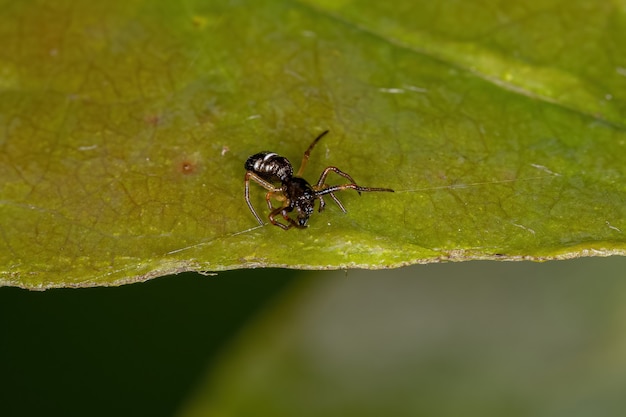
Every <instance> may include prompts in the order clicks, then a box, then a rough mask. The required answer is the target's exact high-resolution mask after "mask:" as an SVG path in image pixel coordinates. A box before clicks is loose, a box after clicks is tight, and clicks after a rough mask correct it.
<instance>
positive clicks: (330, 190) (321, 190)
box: [315, 174, 394, 213]
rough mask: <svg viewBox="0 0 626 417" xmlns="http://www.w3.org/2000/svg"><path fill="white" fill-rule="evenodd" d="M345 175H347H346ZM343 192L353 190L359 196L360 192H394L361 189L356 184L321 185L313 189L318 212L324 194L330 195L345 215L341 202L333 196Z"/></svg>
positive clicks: (370, 188)
mask: <svg viewBox="0 0 626 417" xmlns="http://www.w3.org/2000/svg"><path fill="white" fill-rule="evenodd" d="M346 175H347V174H346ZM343 190H355V191H357V192H358V193H359V195H361V192H370V191H386V192H390V193H393V192H394V191H393V190H392V189H391V188H377V187H361V186H360V185H357V184H354V183H352V184H343V185H333V186H326V185H322V186H321V187H320V186H316V187H315V195H316V196H317V198H319V199H320V211H322V209H323V205H322V203H321V202H322V201H323V200H322V196H323V195H325V194H328V195H330V198H332V199H333V201H334V202H335V203H337V205H338V206H339V208H340V209H341V211H343V212H344V213H347V211H346V208H345V207H344V206H343V204H342V203H341V201H339V199H338V198H337V196H336V195H335V193H336V192H337V191H343Z"/></svg>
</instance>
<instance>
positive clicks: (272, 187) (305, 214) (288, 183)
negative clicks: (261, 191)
mask: <svg viewBox="0 0 626 417" xmlns="http://www.w3.org/2000/svg"><path fill="white" fill-rule="evenodd" d="M327 133H328V130H326V131H324V132H322V133H321V134H320V135H319V136H318V137H316V138H315V140H314V141H313V143H311V145H309V147H308V149H307V150H306V151H305V152H304V157H303V158H302V163H301V164H300V169H298V172H297V173H296V175H294V174H293V167H292V166H291V162H289V160H288V159H287V158H285V157H284V156H280V155H278V154H276V153H274V152H260V153H257V154H255V155H252V156H251V157H249V158H248V160H247V161H246V163H245V164H244V167H245V169H246V176H245V179H244V184H245V192H244V196H245V199H246V203H248V207H249V208H250V211H251V212H252V214H253V215H254V217H256V219H257V220H258V222H259V224H260V225H263V220H261V217H259V215H258V214H257V212H256V211H255V210H254V207H252V203H251V202H250V180H251V179H252V180H254V181H256V182H257V183H258V184H259V185H261V186H262V187H263V188H265V189H266V190H267V194H265V201H266V202H267V207H269V209H270V214H269V216H268V217H269V220H270V223H272V224H273V225H274V226H278V227H280V228H282V229H284V230H289V229H291V228H292V227H296V228H298V229H304V228H306V227H307V223H308V221H309V217H311V214H313V210H314V204H315V200H319V201H320V204H319V210H318V211H319V212H322V211H323V210H324V207H325V206H326V203H325V202H324V198H323V196H325V195H329V196H330V198H332V199H333V201H334V202H335V203H337V205H338V206H339V208H340V209H341V211H343V212H344V213H346V208H345V207H344V206H343V204H342V203H341V201H339V199H338V198H337V196H336V195H335V193H336V192H337V191H343V190H355V191H356V192H358V193H359V195H361V192H364V191H386V192H393V190H392V189H389V188H372V187H361V186H360V185H357V184H356V183H355V181H354V179H352V177H351V176H350V175H348V174H346V173H345V172H343V171H342V170H340V169H339V168H337V167H334V166H329V167H326V168H325V169H324V171H322V174H321V175H320V178H319V180H318V181H317V183H316V184H315V185H311V184H309V183H308V182H307V180H305V179H304V178H302V177H301V175H302V172H303V171H304V168H305V167H306V164H307V162H308V161H309V155H310V154H311V151H312V150H313V148H314V147H315V145H316V144H317V142H319V140H320V139H322V137H324V135H326V134H327ZM331 172H334V173H336V174H338V175H340V176H342V177H344V178H345V179H347V180H348V181H350V183H349V184H343V185H328V184H326V177H327V176H328V174H330V173H331ZM278 184H280V185H278ZM272 198H274V199H276V200H278V201H281V202H282V205H281V206H280V207H274V206H272V202H271V199H272ZM294 210H295V211H296V219H295V220H294V219H293V218H291V217H290V216H289V213H291V212H292V211H294ZM278 215H281V216H282V217H283V219H284V220H285V221H286V222H287V223H286V224H284V223H281V222H279V221H278V220H276V216H278Z"/></svg>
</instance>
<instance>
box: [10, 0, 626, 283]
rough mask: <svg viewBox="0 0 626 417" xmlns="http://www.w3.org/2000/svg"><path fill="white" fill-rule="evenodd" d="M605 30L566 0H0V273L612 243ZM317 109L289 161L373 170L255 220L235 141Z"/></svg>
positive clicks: (618, 113) (623, 87) (269, 145)
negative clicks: (337, 191) (330, 197)
mask: <svg viewBox="0 0 626 417" xmlns="http://www.w3.org/2000/svg"><path fill="white" fill-rule="evenodd" d="M542 4H543V3H542ZM625 42H626V20H625V18H624V12H623V10H621V9H620V8H619V6H618V5H616V4H612V3H607V4H603V5H588V4H587V3H586V2H582V1H578V2H564V1H560V2H559V1H554V2H552V3H551V5H549V6H548V5H545V4H544V5H542V6H532V7H531V6H528V5H525V4H524V5H522V2H513V3H507V4H506V5H503V4H500V2H480V3H478V2H464V3H462V4H459V3H458V2H436V3H433V4H432V5H430V4H414V2H405V4H399V3H397V2H394V3H393V4H392V3H379V4H371V3H369V2H367V3H366V2H364V1H362V2H357V1H345V2H330V1H328V2H323V1H315V2H314V1H311V2H294V1H287V0H284V1H254V2H252V1H245V0H243V1H239V2H226V1H213V2H206V1H187V2H185V3H178V2H171V1H167V0H160V1H150V2H146V1H139V0H125V1H120V0H118V1H112V2H107V3H106V5H98V4H93V3H90V2H86V1H79V0H74V1H71V0H67V1H64V2H54V4H50V3H49V2H44V1H34V0H33V1H20V2H4V4H3V13H2V14H1V15H0V43H1V44H2V45H3V48H2V49H1V50H0V178H2V188H1V190H0V217H1V218H2V224H1V225H0V242H1V243H0V245H1V246H0V253H1V255H0V265H1V267H0V274H1V275H0V284H3V285H16V286H21V287H27V288H50V287H60V286H70V287H71V286H93V285H118V284H122V283H127V282H134V281H141V280H146V279H149V278H152V277H156V276H159V275H163V274H169V273H176V272H180V271H186V270H196V271H220V270H225V269H233V268H245V267H259V266H284V267H291V268H311V269H321V268H349V267H364V268H384V267H395V266H400V265H405V264H410V263H418V262H432V261H438V260H446V259H454V260H464V259H476V258H489V259H547V258H561V257H574V256H580V255H591V254H600V255H608V254H613V253H620V254H623V253H624V247H625V246H624V241H625V239H624V234H623V230H626V223H625V220H624V219H625V216H624V214H625V213H624V211H625V207H626V205H625V204H624V199H625V193H624V192H625V186H624V181H623V179H624V170H625V166H626V164H625V163H624V162H625V161H624V159H625V158H624V155H626V153H625V152H624V147H625V146H626V135H625V134H624V114H625V100H624V97H623V94H622V92H623V91H626V57H625V56H624V55H623V54H622V53H621V49H620V48H621V45H623V44H624V43H625ZM326 129H329V130H330V134H329V135H327V136H326V137H325V138H324V139H323V141H322V142H321V143H320V144H319V145H318V146H317V147H316V148H315V150H314V151H313V154H312V156H311V160H310V163H309V165H308V167H307V172H306V173H305V177H306V178H308V179H309V180H310V181H311V182H313V181H315V180H316V179H317V176H318V175H319V172H321V171H322V169H323V168H324V167H325V166H328V165H336V166H338V167H339V168H341V169H342V170H345V171H346V172H348V173H349V174H350V175H352V176H353V177H354V178H355V180H356V182H357V183H359V184H360V185H363V186H372V187H390V188H394V189H395V190H396V193H393V194H391V193H363V195H362V196H361V197H359V196H358V195H357V194H356V193H354V192H349V191H346V192H343V193H341V195H340V196H339V197H340V199H341V201H342V202H343V203H344V205H345V206H346V208H347V210H348V213H347V214H343V213H342V212H341V211H340V210H339V209H338V207H336V206H335V205H334V204H333V203H332V202H331V201H329V205H328V208H327V209H326V211H324V212H323V213H314V215H313V216H312V217H311V220H310V223H309V224H310V227H309V228H308V229H307V230H289V231H288V232H285V231H283V230H281V229H279V228H277V227H273V226H271V225H265V226H264V227H258V224H257V222H256V220H255V219H254V217H253V216H252V214H251V213H250V212H249V210H248V208H247V206H246V203H245V201H244V199H243V175H244V169H243V162H244V161H245V160H246V158H247V157H248V156H249V155H251V154H254V153H256V152H259V151H263V150H271V151H275V152H278V153H280V154H281V155H284V156H286V157H287V158H289V159H290V160H291V161H292V162H293V163H294V164H295V165H296V166H297V165H298V163H299V160H300V159H301V157H302V153H303V151H304V150H305V149H306V147H307V146H308V145H309V143H310V142H311V140H312V139H313V138H314V137H315V136H316V135H317V134H319V133H320V132H321V131H323V130H326ZM332 181H337V183H341V182H342V178H339V177H333V179H332ZM264 193H265V191H264V190H263V189H262V188H261V187H257V186H256V185H255V184H253V190H252V199H253V204H254V205H255V207H256V208H257V211H259V212H261V213H262V215H263V216H266V214H267V212H266V210H267V209H266V207H265V202H264V198H263V195H264ZM275 204H276V203H275Z"/></svg>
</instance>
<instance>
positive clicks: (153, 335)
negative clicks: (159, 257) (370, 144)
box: [0, 257, 626, 416]
mask: <svg viewBox="0 0 626 417" xmlns="http://www.w3.org/2000/svg"><path fill="white" fill-rule="evenodd" d="M625 266H626V259H624V258H621V257H613V258H587V259H577V260H571V261H561V262H548V263H543V264H539V263H526V262H524V263H498V262H469V263H459V264H452V263H450V264H431V265H418V266H413V267H408V268H404V269H398V270H388V271H353V270H351V271H348V272H345V271H334V272H333V271H330V272H299V271H289V270H246V271H233V272H226V273H220V274H219V275H218V276H209V277H207V276H200V275H194V274H182V275H178V276H170V277H166V278H161V279H156V280H152V281H150V282H146V283H144V284H136V285H129V286H123V287H117V288H93V289H81V290H69V289H63V290H50V291H47V292H41V293H39V292H28V291H24V290H20V289H16V288H0V320H1V323H0V329H1V341H0V354H1V355H2V358H3V359H2V361H1V362H0V367H1V368H0V372H1V374H2V387H1V388H0V397H1V402H0V404H1V406H0V414H1V415H3V416H37V415H47V416H74V415H76V416H78V415H81V416H84V415H89V416H111V415H116V416H137V415H151V416H182V415H184V416H191V415H233V416H246V415H257V416H282V415H285V416H288V415H299V416H308V415H311V416H313V415H325V416H329V415H330V416H333V415H337V416H338V415H344V416H345V415H359V416H363V415H384V414H385V412H386V413H387V415H394V416H398V415H407V416H408V415H425V416H426V415H428V416H453V415H481V416H491V415H493V416H497V415H499V416H504V415H506V416H526V415H528V416H531V415H532V416H560V415H563V416H565V415H567V416H577V415H581V416H583V415H584V416H592V415H593V416H612V415H615V416H618V415H623V411H624V410H626V396H625V395H624V394H625V393H626V307H625V306H626V303H625V302H624V301H626V280H624V273H623V271H624V267H625Z"/></svg>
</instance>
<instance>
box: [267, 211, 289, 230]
mask: <svg viewBox="0 0 626 417" xmlns="http://www.w3.org/2000/svg"><path fill="white" fill-rule="evenodd" d="M283 210H284V207H278V208H275V209H274V210H272V212H271V213H270V215H269V219H270V222H271V223H272V224H273V225H274V226H278V227H280V228H281V229H283V230H289V228H290V227H291V224H288V225H284V224H282V223H281V222H279V221H277V220H276V219H274V217H276V215H278V214H282V211H283ZM283 217H285V215H284V214H283Z"/></svg>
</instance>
